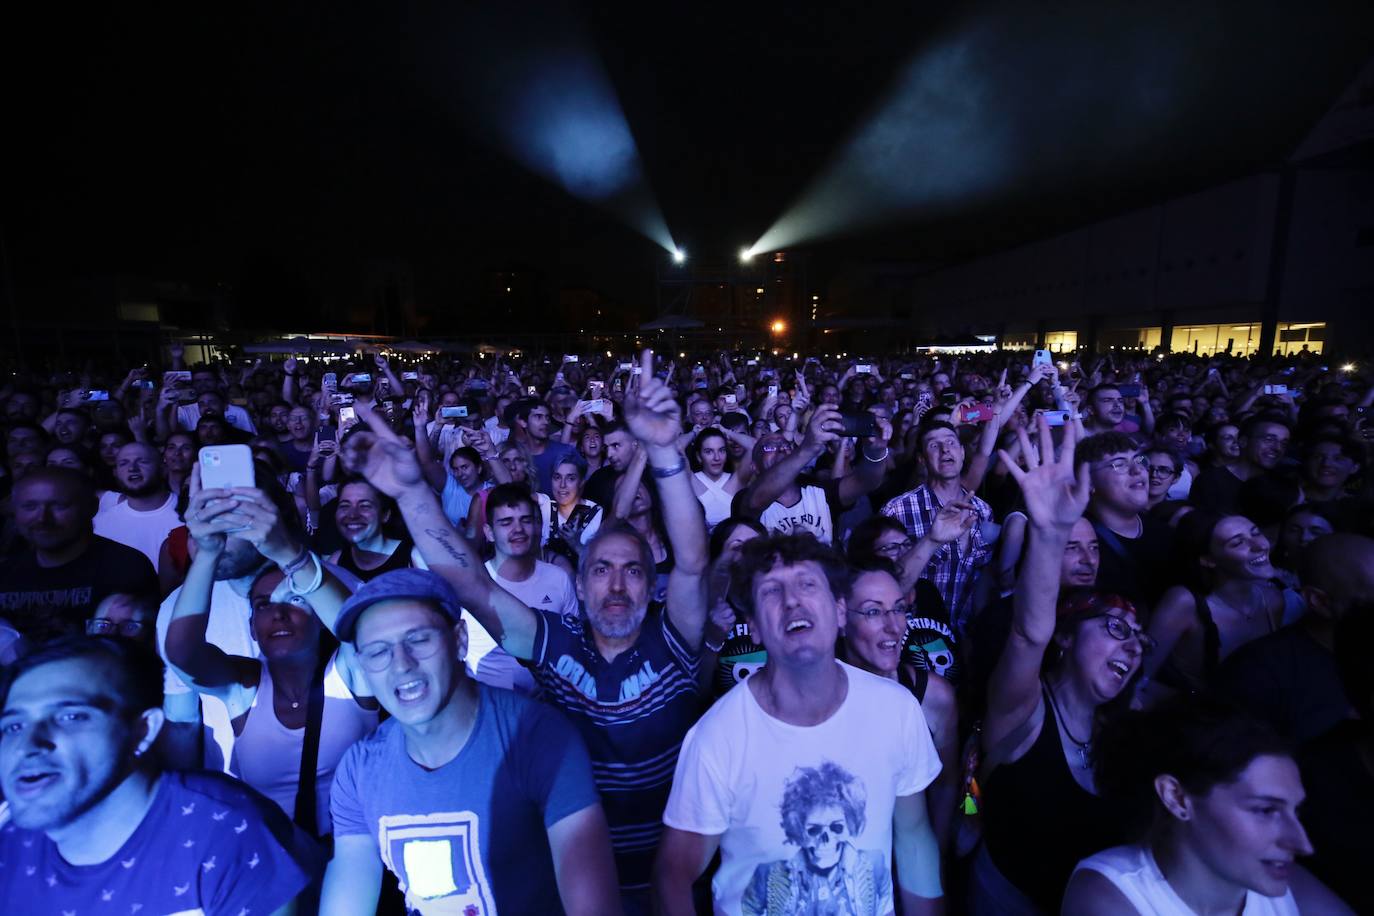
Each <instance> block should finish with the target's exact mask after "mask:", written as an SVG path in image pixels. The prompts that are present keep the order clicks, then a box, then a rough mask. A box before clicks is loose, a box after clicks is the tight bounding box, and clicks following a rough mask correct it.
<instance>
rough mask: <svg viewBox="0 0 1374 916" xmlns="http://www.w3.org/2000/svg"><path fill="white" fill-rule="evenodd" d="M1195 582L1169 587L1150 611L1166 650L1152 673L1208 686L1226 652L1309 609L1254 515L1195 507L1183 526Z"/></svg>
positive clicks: (1186, 686) (1183, 551) (1182, 547)
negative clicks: (1282, 572)
mask: <svg viewBox="0 0 1374 916" xmlns="http://www.w3.org/2000/svg"><path fill="white" fill-rule="evenodd" d="M1178 546H1179V552H1180V558H1179V559H1180V564H1181V565H1182V566H1184V567H1185V568H1186V569H1187V570H1188V579H1189V583H1188V584H1186V585H1178V586H1175V587H1173V588H1171V589H1169V590H1168V591H1167V592H1165V593H1164V597H1163V598H1161V599H1160V602H1159V604H1158V606H1156V608H1155V612H1154V614H1153V616H1152V617H1151V618H1150V635H1152V636H1153V637H1154V638H1155V639H1156V640H1158V642H1159V648H1160V651H1159V652H1158V653H1156V654H1155V655H1154V657H1152V658H1151V659H1150V660H1149V662H1148V663H1147V664H1146V666H1145V671H1146V674H1147V675H1148V676H1149V677H1151V678H1158V679H1159V681H1160V683H1162V684H1165V685H1167V686H1169V687H1173V688H1176V689H1179V690H1187V691H1190V692H1197V691H1201V690H1203V689H1205V688H1206V686H1207V685H1208V684H1209V683H1210V682H1211V680H1212V676H1213V675H1214V674H1215V673H1216V670H1217V667H1218V666H1219V665H1220V664H1221V662H1222V660H1223V659H1225V658H1226V656H1228V655H1230V654H1231V653H1232V652H1234V651H1235V650H1236V649H1239V648H1240V647H1241V646H1243V645H1245V644H1246V643H1247V642H1249V641H1250V640H1252V639H1257V638H1259V637H1260V636H1264V635H1267V634H1269V633H1273V632H1274V631H1275V630H1277V629H1278V628H1279V627H1282V626H1286V625H1287V624H1290V623H1293V622H1294V621H1296V620H1297V619H1298V618H1299V617H1301V616H1302V613H1303V610H1304V608H1305V605H1304V604H1303V600H1302V597H1301V596H1300V595H1299V594H1298V593H1297V592H1296V591H1294V590H1293V589H1290V588H1287V587H1285V586H1284V585H1283V583H1282V581H1281V580H1279V579H1278V578H1277V573H1276V571H1275V569H1274V565H1273V563H1272V562H1271V560H1270V557H1269V539H1268V538H1266V537H1265V536H1264V535H1263V534H1262V533H1261V532H1260V530H1259V528H1258V527H1257V526H1256V525H1255V524H1254V523H1253V522H1251V521H1250V520H1249V519H1248V518H1245V517H1244V516H1241V515H1229V516H1219V515H1215V514H1213V513H1210V512H1202V511H1195V512H1190V513H1189V514H1188V515H1186V516H1185V517H1184V518H1183V519H1182V520H1181V521H1180V522H1179V525H1178Z"/></svg>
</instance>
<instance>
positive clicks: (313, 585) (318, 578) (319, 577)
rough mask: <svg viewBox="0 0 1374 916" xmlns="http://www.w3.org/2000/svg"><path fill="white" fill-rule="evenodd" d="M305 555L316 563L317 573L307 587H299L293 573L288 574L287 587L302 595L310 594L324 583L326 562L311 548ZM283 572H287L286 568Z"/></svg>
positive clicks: (292, 591)
mask: <svg viewBox="0 0 1374 916" xmlns="http://www.w3.org/2000/svg"><path fill="white" fill-rule="evenodd" d="M305 555H306V556H307V557H309V558H310V559H311V560H313V561H314V563H315V575H314V576H313V577H312V578H311V579H310V584H309V585H307V586H306V587H305V588H297V587H296V580H295V579H294V578H293V573H287V574H286V587H287V588H289V589H291V593H292V594H293V595H300V596H302V597H303V596H305V595H308V594H310V593H311V592H313V591H315V590H316V589H318V588H319V587H320V586H321V585H323V584H324V564H323V563H321V562H320V558H319V557H317V556H315V554H314V553H313V552H311V551H309V550H307V551H306V552H305ZM301 566H302V567H304V566H305V564H304V563H302V564H301ZM283 572H285V570H283Z"/></svg>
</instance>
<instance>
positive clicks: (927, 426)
mask: <svg viewBox="0 0 1374 916" xmlns="http://www.w3.org/2000/svg"><path fill="white" fill-rule="evenodd" d="M941 429H947V430H949V431H950V432H952V433H954V435H955V436H956V437H958V435H959V430H957V429H955V428H954V424H953V423H950V422H949V421H948V420H933V419H926V420H924V421H922V423H921V425H920V427H919V428H918V429H917V430H916V448H917V449H918V450H921V451H924V450H925V447H926V436H929V435H930V434H931V433H933V432H936V431H938V430H941ZM960 444H962V440H960Z"/></svg>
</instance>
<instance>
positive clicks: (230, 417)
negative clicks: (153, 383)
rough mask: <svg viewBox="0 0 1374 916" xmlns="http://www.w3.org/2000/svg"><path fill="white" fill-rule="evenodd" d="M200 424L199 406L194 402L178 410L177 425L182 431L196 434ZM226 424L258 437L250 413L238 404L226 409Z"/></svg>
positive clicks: (230, 405) (228, 406)
mask: <svg viewBox="0 0 1374 916" xmlns="http://www.w3.org/2000/svg"><path fill="white" fill-rule="evenodd" d="M199 422H200V405H199V404H196V403H194V402H192V403H190V404H182V405H181V406H180V407H178V408H177V425H178V426H179V427H181V428H182V429H184V430H188V431H190V432H195V430H196V424H197V423H199ZM224 422H226V423H228V424H229V425H230V426H232V427H234V428H235V429H239V430H242V431H243V432H246V433H248V434H249V435H252V436H256V435H257V434H258V430H257V428H256V427H254V426H253V418H252V417H250V416H248V411H246V410H244V409H243V408H242V407H240V406H239V405H237V404H229V405H227V406H226V407H225V408H224Z"/></svg>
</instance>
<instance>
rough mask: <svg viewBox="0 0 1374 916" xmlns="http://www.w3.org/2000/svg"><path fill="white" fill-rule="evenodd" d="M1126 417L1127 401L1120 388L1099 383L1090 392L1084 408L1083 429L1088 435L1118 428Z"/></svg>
mask: <svg viewBox="0 0 1374 916" xmlns="http://www.w3.org/2000/svg"><path fill="white" fill-rule="evenodd" d="M1125 419H1126V401H1125V399H1124V398H1123V397H1122V396H1121V389H1120V388H1118V387H1116V386H1115V385H1098V386H1097V387H1096V388H1094V389H1093V390H1092V391H1089V392H1088V398H1087V403H1086V404H1085V405H1084V410H1083V431H1084V432H1086V433H1087V434H1088V435H1090V436H1092V435H1095V434H1097V433H1106V432H1111V431H1113V430H1118V429H1120V427H1121V424H1122V423H1123V422H1124V421H1125ZM1122 431H1123V432H1124V430H1122Z"/></svg>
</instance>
